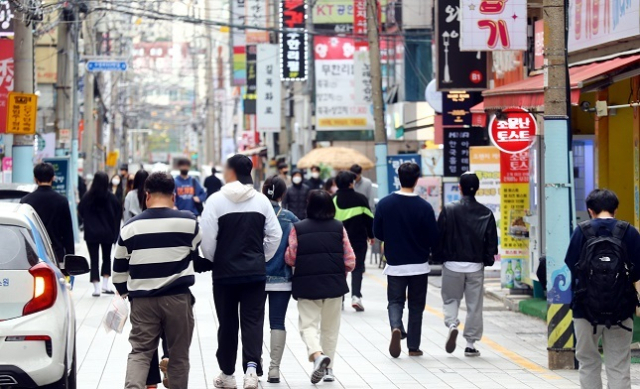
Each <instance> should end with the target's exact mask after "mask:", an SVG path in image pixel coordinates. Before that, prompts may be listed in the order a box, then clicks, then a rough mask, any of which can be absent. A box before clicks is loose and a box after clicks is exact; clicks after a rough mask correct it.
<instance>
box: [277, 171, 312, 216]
mask: <svg viewBox="0 0 640 389" xmlns="http://www.w3.org/2000/svg"><path fill="white" fill-rule="evenodd" d="M302 181H303V178H302V172H301V171H300V170H297V169H296V170H294V171H293V174H291V182H292V184H291V186H290V187H289V188H288V189H287V195H286V196H285V197H284V200H283V201H282V206H283V207H284V208H285V209H288V210H289V211H291V212H293V214H294V215H296V217H297V218H298V219H300V220H304V219H306V217H307V197H309V191H310V190H311V189H309V187H308V186H307V185H306V184H304V183H303V182H302Z"/></svg>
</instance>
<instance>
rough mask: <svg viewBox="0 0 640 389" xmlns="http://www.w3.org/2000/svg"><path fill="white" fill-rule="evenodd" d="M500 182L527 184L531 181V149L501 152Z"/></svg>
mask: <svg viewBox="0 0 640 389" xmlns="http://www.w3.org/2000/svg"><path fill="white" fill-rule="evenodd" d="M500 182H501V183H503V184H526V183H528V182H529V151H523V152H521V153H516V154H509V153H502V152H501V153H500Z"/></svg>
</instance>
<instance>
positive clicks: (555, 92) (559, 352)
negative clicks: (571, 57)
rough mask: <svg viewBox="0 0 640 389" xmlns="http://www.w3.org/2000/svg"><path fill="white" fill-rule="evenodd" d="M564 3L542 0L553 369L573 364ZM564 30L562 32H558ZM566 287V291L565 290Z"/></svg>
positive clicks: (558, 0)
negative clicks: (566, 258)
mask: <svg viewBox="0 0 640 389" xmlns="http://www.w3.org/2000/svg"><path fill="white" fill-rule="evenodd" d="M566 12H567V10H566V8H565V1H564V0H544V2H543V14H544V66H545V78H544V167H545V174H544V184H545V185H544V198H545V199H546V200H545V204H544V207H545V211H544V213H545V219H546V223H545V224H546V231H545V234H546V242H547V247H546V254H547V285H549V286H548V290H552V289H553V290H554V291H555V293H549V297H548V304H549V307H548V314H547V325H548V344H547V350H548V355H549V368H550V369H574V368H575V360H574V344H575V339H574V335H573V322H572V320H573V318H572V313H571V309H570V307H571V288H570V285H571V273H570V272H569V269H568V268H567V266H566V265H565V264H564V255H565V252H566V250H567V247H568V246H569V240H570V234H571V214H570V207H571V190H573V189H572V188H571V180H570V176H569V174H570V172H569V150H570V146H571V145H570V131H569V117H568V100H567V98H568V96H567V83H568V82H569V80H567V62H566V60H567V47H566V40H565V31H566V28H567V25H566ZM560 32H562V33H560ZM563 289H566V290H563Z"/></svg>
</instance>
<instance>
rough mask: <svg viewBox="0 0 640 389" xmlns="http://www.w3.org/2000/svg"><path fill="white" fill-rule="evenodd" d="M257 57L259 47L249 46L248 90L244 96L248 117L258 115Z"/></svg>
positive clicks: (247, 66) (247, 65)
mask: <svg viewBox="0 0 640 389" xmlns="http://www.w3.org/2000/svg"><path fill="white" fill-rule="evenodd" d="M257 56H258V46H257V45H247V56H246V59H247V62H246V69H247V89H246V91H245V92H246V93H245V96H244V113H245V114H247V115H255V114H256V90H257V88H258V75H257V74H256V64H257Z"/></svg>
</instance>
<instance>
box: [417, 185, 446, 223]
mask: <svg viewBox="0 0 640 389" xmlns="http://www.w3.org/2000/svg"><path fill="white" fill-rule="evenodd" d="M414 193H417V194H418V196H420V197H422V198H423V199H425V200H426V201H427V202H428V203H429V204H431V206H432V207H433V211H434V212H435V214H436V219H437V218H438V215H440V211H442V177H420V178H419V179H418V185H416V188H415V190H414Z"/></svg>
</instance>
